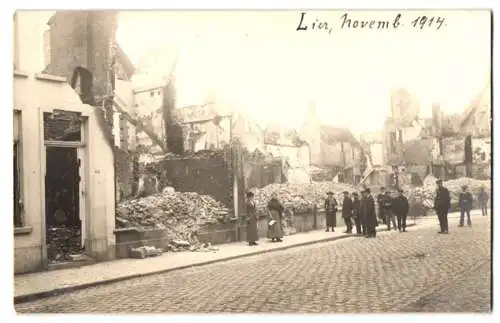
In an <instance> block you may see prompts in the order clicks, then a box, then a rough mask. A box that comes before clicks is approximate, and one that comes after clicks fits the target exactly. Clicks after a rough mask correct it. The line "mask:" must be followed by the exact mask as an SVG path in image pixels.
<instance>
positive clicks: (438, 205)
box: [434, 179, 451, 233]
mask: <svg viewBox="0 0 500 323" xmlns="http://www.w3.org/2000/svg"><path fill="white" fill-rule="evenodd" d="M436 185H437V190H436V197H435V199H434V210H435V211H436V214H437V216H438V220H439V226H440V228H441V230H440V231H439V232H438V233H448V211H449V209H450V206H451V197H450V191H448V189H447V188H446V187H444V186H443V181H442V180H440V179H438V180H437V181H436Z"/></svg>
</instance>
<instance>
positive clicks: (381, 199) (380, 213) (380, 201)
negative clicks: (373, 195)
mask: <svg viewBox="0 0 500 323" xmlns="http://www.w3.org/2000/svg"><path fill="white" fill-rule="evenodd" d="M377 204H378V218H379V219H380V220H382V223H383V224H386V220H387V219H386V215H385V208H384V204H385V187H381V188H380V193H379V194H378V195H377ZM377 223H378V222H377Z"/></svg>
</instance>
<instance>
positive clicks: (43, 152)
mask: <svg viewBox="0 0 500 323" xmlns="http://www.w3.org/2000/svg"><path fill="white" fill-rule="evenodd" d="M62 110H64V109H62ZM65 111H68V112H79V111H75V109H71V108H70V109H67V110H65ZM53 112H54V111H53V109H43V108H40V109H39V120H40V123H39V125H40V128H39V136H40V137H39V138H40V167H41V174H40V175H41V181H40V184H41V187H40V189H41V190H40V193H41V194H40V209H41V212H40V214H41V229H42V232H41V237H42V239H41V246H42V247H41V249H42V250H41V251H42V269H43V270H48V269H49V262H48V255H47V233H46V232H47V223H46V218H47V217H46V214H45V212H46V210H45V177H46V175H47V148H48V147H55V148H76V150H77V156H80V155H83V158H82V161H81V165H80V177H81V179H80V195H79V198H80V203H79V204H80V212H82V211H83V213H80V217H81V216H82V215H83V216H84V218H85V229H86V232H87V234H86V238H87V240H88V232H89V230H88V228H89V224H90V221H89V217H88V213H87V212H88V208H87V203H88V199H85V198H84V199H83V200H82V190H83V194H84V195H85V196H86V195H88V188H87V186H88V185H87V180H86V179H87V178H88V176H87V172H88V169H85V167H87V165H88V163H87V158H88V154H87V153H86V148H88V147H87V145H86V142H88V121H89V120H88V115H86V114H85V113H82V114H81V118H82V124H81V141H80V142H77V141H54V140H45V138H44V128H45V124H44V121H43V120H44V119H43V114H44V113H53ZM78 158H80V157H78ZM82 206H83V209H82ZM87 248H88V246H86V248H85V250H86V251H87Z"/></svg>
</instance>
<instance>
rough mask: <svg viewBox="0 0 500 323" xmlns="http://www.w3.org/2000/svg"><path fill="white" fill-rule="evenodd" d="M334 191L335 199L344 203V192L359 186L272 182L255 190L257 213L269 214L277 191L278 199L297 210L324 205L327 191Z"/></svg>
mask: <svg viewBox="0 0 500 323" xmlns="http://www.w3.org/2000/svg"><path fill="white" fill-rule="evenodd" d="M328 191H332V192H333V193H334V196H335V199H336V200H337V202H338V203H339V207H340V205H341V204H342V200H343V195H342V192H344V191H348V192H354V191H357V188H356V187H355V186H353V185H349V184H342V183H333V182H311V183H307V184H290V183H284V184H270V185H267V186H265V187H263V188H261V189H258V190H255V192H254V193H255V202H256V204H257V213H258V214H260V215H265V214H267V203H268V202H269V200H270V199H271V194H272V193H276V194H277V195H278V200H279V201H280V202H281V203H282V204H283V205H284V206H285V207H286V208H292V209H294V211H295V212H296V213H297V212H309V211H311V210H312V208H313V206H314V205H316V206H317V207H319V208H321V207H323V204H324V202H325V198H326V193H327V192H328Z"/></svg>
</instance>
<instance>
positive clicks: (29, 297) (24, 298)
mask: <svg viewBox="0 0 500 323" xmlns="http://www.w3.org/2000/svg"><path fill="white" fill-rule="evenodd" d="M415 225H416V224H415V223H411V224H407V227H413V226H415ZM377 231H382V232H383V231H387V229H386V228H381V229H378V230H377ZM354 237H357V236H356V235H355V234H346V235H342V236H336V237H329V238H323V239H318V240H311V241H305V242H299V243H296V244H291V245H282V246H279V247H277V248H273V249H268V250H257V251H254V252H250V253H245V254H239V255H234V256H228V257H226V258H220V259H213V260H207V261H201V262H199V263H195V264H189V265H182V266H178V267H173V268H167V269H160V270H156V271H152V272H147V273H141V274H132V275H129V276H122V277H117V278H110V279H105V280H101V281H96V282H90V283H84V284H80V285H74V286H67V287H60V288H56V289H53V290H49V291H43V292H37V293H31V294H25V295H19V296H14V304H21V303H26V302H32V301H35V300H37V299H41V298H48V297H54V296H58V295H62V294H66V293H70V292H74V291H78V290H81V289H86V288H91V287H95V286H99V285H107V284H112V283H116V282H120V281H124V280H129V279H134V278H141V277H147V276H152V275H158V274H164V273H168V272H171V271H177V270H182V269H188V268H194V267H200V266H206V265H211V264H214V263H220V262H226V261H231V260H235V259H240V258H245V257H251V256H256V255H260V254H265V253H270V252H275V251H282V250H287V249H291V248H296V247H302V246H308V245H312V244H316V243H324V242H331V241H336V240H341V239H346V238H354Z"/></svg>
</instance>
